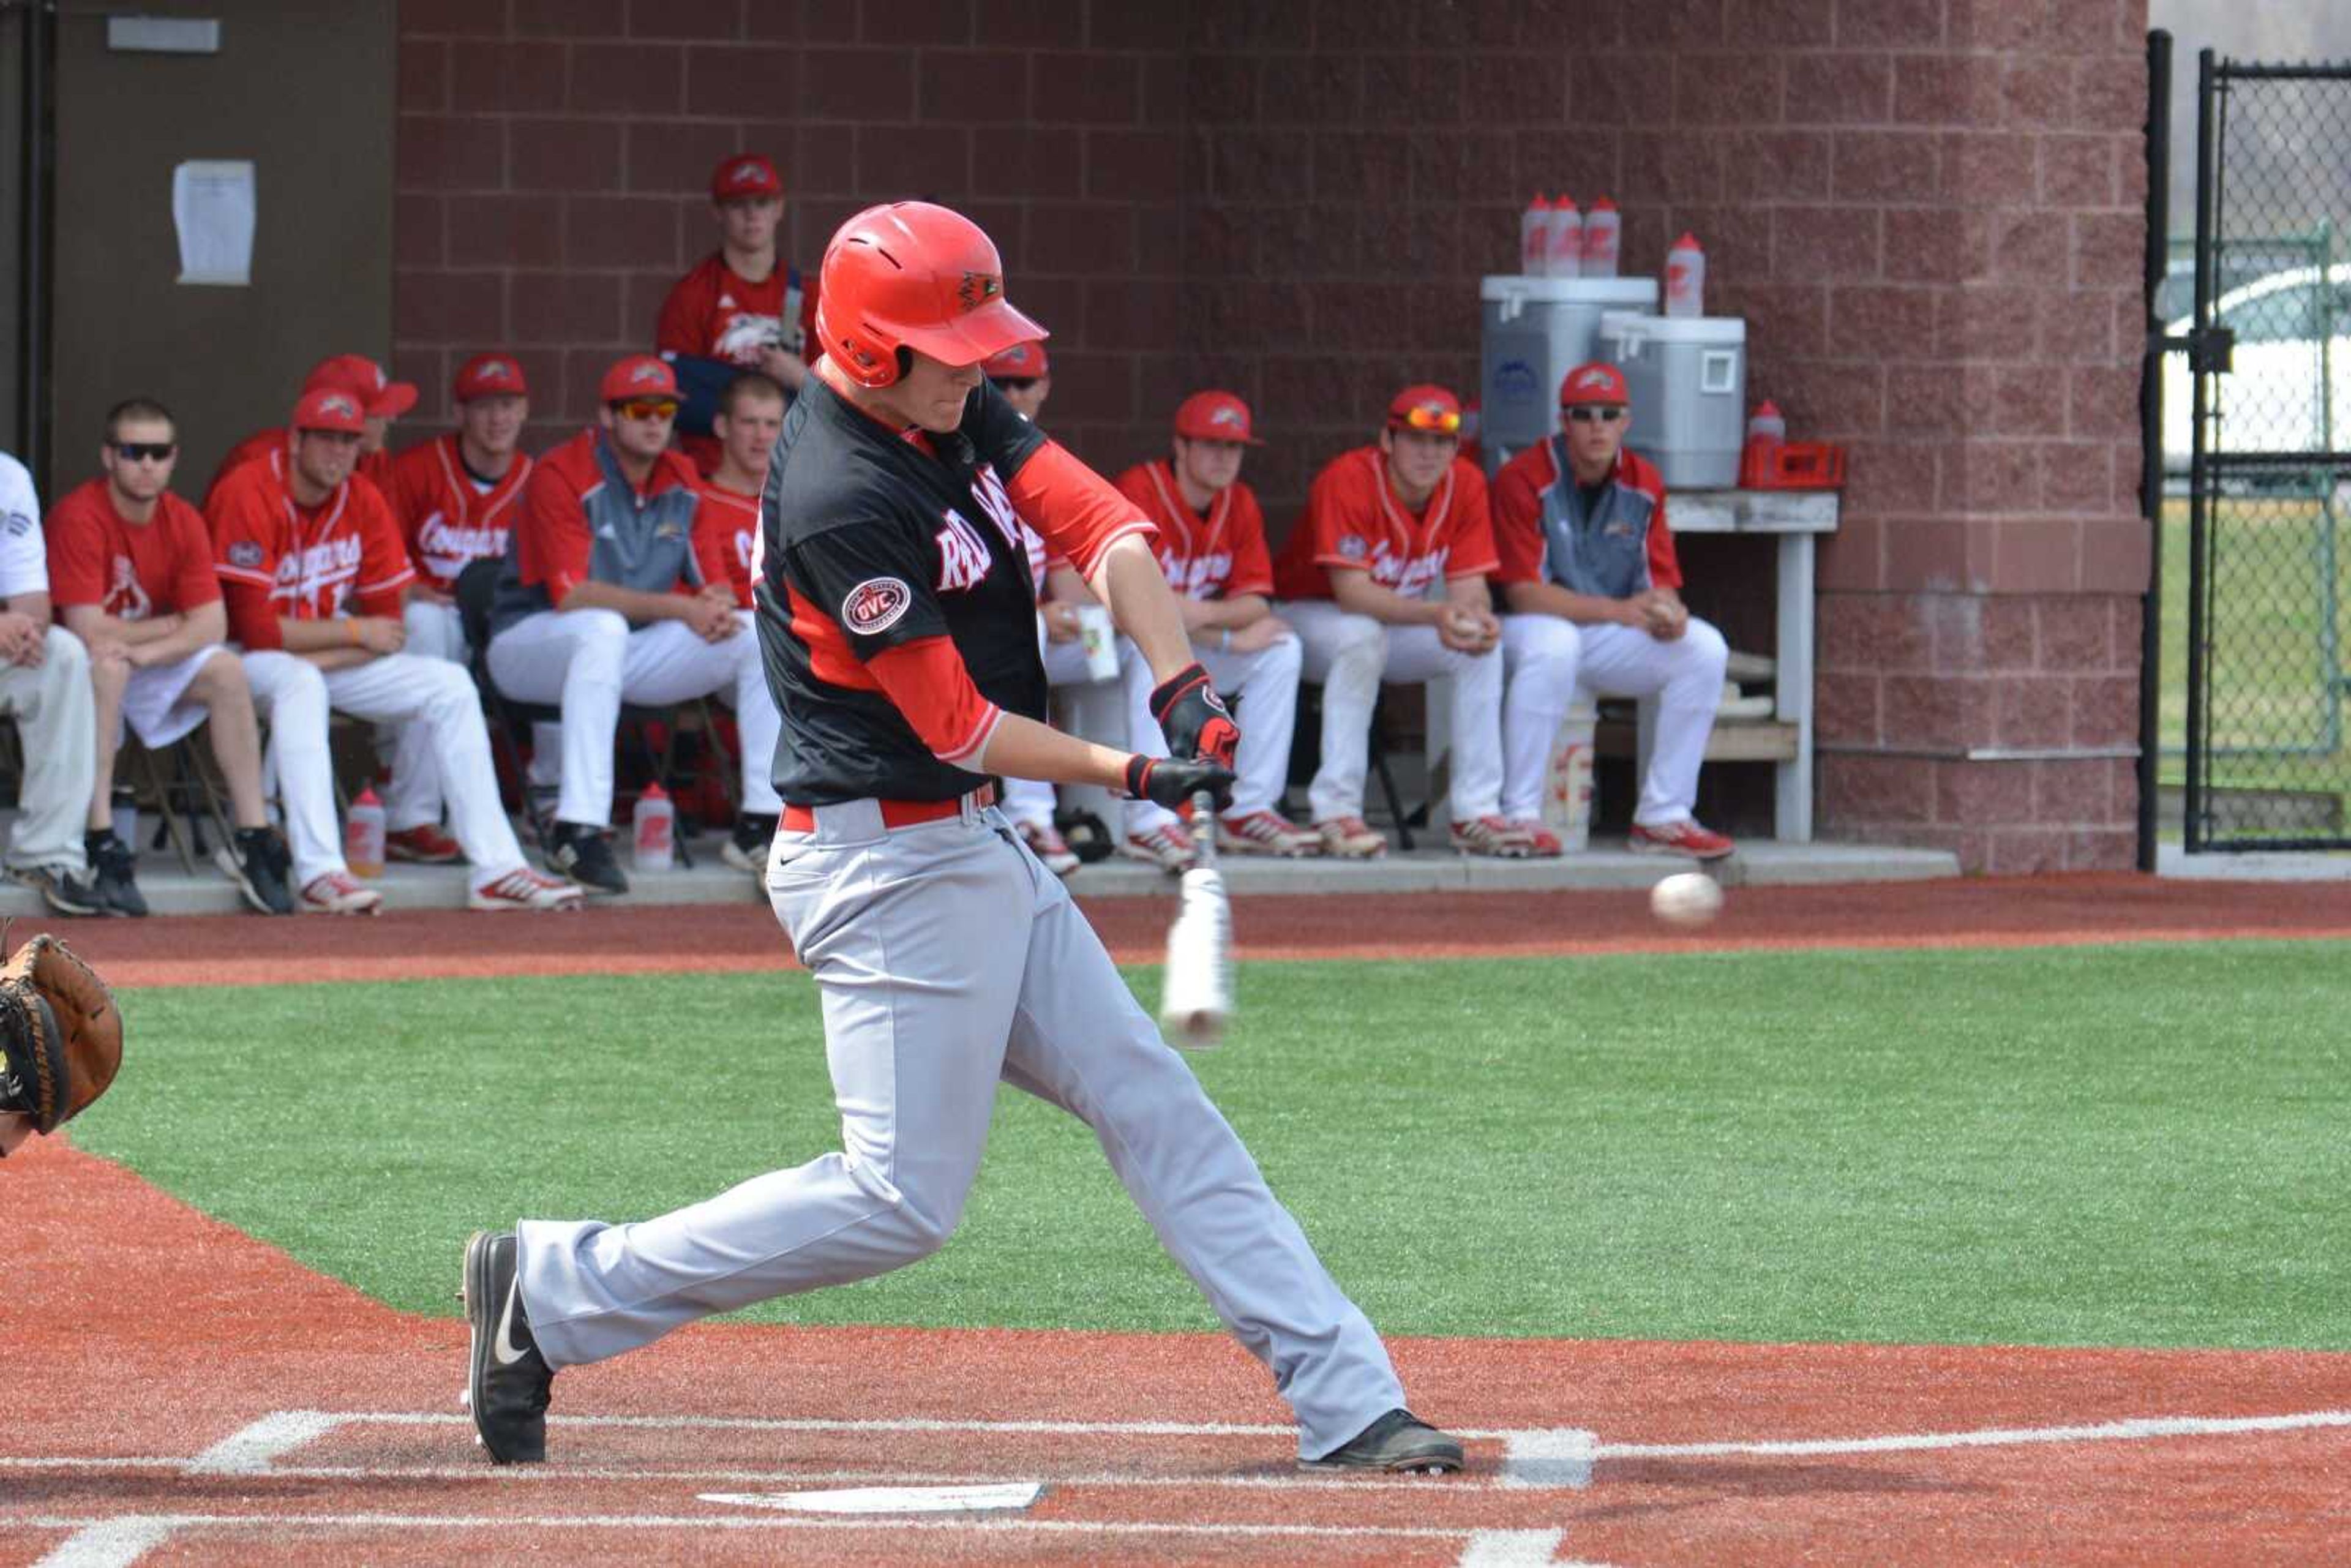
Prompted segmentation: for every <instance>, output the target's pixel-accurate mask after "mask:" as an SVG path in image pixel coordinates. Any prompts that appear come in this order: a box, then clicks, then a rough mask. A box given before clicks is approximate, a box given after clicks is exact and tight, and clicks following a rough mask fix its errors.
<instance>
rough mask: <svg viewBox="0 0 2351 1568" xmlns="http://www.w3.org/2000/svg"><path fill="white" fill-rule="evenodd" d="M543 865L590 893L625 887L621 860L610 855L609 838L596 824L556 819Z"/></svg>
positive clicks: (622, 890)
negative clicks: (589, 825)
mask: <svg viewBox="0 0 2351 1568" xmlns="http://www.w3.org/2000/svg"><path fill="white" fill-rule="evenodd" d="M547 869H548V870H549V871H551V872H554V873H557V874H558V875H559V876H568V877H569V878H570V879H571V880H572V881H574V882H576V883H579V884H580V886H582V887H584V888H586V889H587V890H588V891H589V892H590V893H591V894H616V893H626V892H628V891H629V879H628V877H627V876H626V875H625V874H623V873H622V870H621V862H619V861H617V860H614V859H613V858H612V844H611V840H609V839H607V838H606V837H605V836H604V833H603V831H602V830H601V829H600V828H590V827H586V826H584V825H582V824H580V823H579V822H558V823H556V824H555V836H554V837H553V838H552V839H550V840H549V841H548V845H547Z"/></svg>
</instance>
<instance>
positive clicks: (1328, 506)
mask: <svg viewBox="0 0 2351 1568" xmlns="http://www.w3.org/2000/svg"><path fill="white" fill-rule="evenodd" d="M1377 477H1378V473H1377V470H1376V469H1374V467H1373V466H1372V465H1370V464H1367V463H1365V462H1364V461H1363V459H1362V458H1361V457H1360V456H1359V455H1356V454H1355V453H1352V452H1351V453H1349V454H1347V455H1345V456H1343V457H1342V458H1340V459H1338V460H1337V461H1336V462H1333V463H1331V464H1329V465H1325V466H1324V468H1323V470H1322V472H1321V473H1320V474H1317V475H1316V476H1314V483H1313V484H1312V485H1311V486H1308V487H1307V491H1306V515H1305V516H1304V517H1301V518H1300V519H1299V524H1298V526H1299V527H1300V528H1304V529H1305V530H1306V531H1307V535H1308V538H1309V543H1310V547H1311V549H1312V551H1313V555H1312V558H1311V559H1312V560H1313V562H1314V564H1315V565H1316V566H1319V567H1324V568H1329V567H1334V566H1335V567H1337V568H1339V569H1340V570H1343V571H1369V570H1371V562H1372V547H1373V545H1374V542H1376V541H1377V540H1378V538H1379V537H1380V535H1381V533H1382V532H1383V531H1384V530H1383V528H1382V526H1381V522H1380V517H1379V497H1378V496H1377V495H1376V494H1374V492H1373V490H1372V485H1373V484H1374V482H1375V480H1376V479H1377Z"/></svg>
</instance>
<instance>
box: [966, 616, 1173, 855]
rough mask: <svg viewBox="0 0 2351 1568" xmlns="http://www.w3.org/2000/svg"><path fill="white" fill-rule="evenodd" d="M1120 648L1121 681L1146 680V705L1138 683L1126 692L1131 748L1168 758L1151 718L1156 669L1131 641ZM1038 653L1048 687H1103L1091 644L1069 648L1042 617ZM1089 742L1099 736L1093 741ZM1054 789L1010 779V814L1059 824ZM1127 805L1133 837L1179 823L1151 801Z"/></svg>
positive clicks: (1006, 800)
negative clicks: (1139, 676)
mask: <svg viewBox="0 0 2351 1568" xmlns="http://www.w3.org/2000/svg"><path fill="white" fill-rule="evenodd" d="M1117 647H1118V667H1119V674H1120V675H1121V677H1122V678H1123V677H1124V676H1125V674H1127V672H1128V671H1130V670H1137V669H1139V670H1141V671H1142V672H1143V673H1144V686H1143V696H1142V699H1141V701H1139V702H1138V701H1136V700H1135V698H1134V688H1133V685H1132V683H1129V684H1128V685H1125V686H1123V687H1122V689H1121V695H1123V696H1124V697H1125V699H1126V704H1127V720H1126V727H1127V736H1126V737H1125V739H1126V746H1127V748H1128V749H1129V750H1132V751H1141V750H1143V749H1144V747H1145V745H1146V744H1148V745H1154V746H1157V747H1158V751H1157V752H1156V754H1155V755H1159V756H1163V757H1164V756H1165V755H1166V750H1167V748H1166V746H1165V743H1164V742H1162V741H1161V740H1160V738H1159V722H1158V720H1156V719H1155V718H1153V717H1152V716H1151V683H1150V674H1151V666H1150V665H1149V664H1146V663H1145V662H1144V657H1143V653H1142V650H1140V649H1138V648H1137V647H1135V645H1134V643H1130V642H1128V641H1127V640H1126V639H1125V638H1123V637H1121V638H1120V639H1119V640H1118V643H1117ZM1037 651H1038V653H1040V654H1042V655H1043V656H1044V660H1045V683H1046V685H1051V686H1090V685H1099V684H1102V683H1099V682H1097V681H1096V680H1095V679H1094V673H1093V668H1092V665H1090V664H1087V662H1086V645H1085V643H1082V642H1081V641H1079V640H1077V639H1075V638H1072V639H1071V640H1070V641H1069V642H1066V643H1056V642H1054V641H1053V640H1052V639H1051V638H1050V637H1048V636H1046V635H1045V622H1044V618H1043V617H1042V616H1040V617H1039V618H1038V621H1037ZM1087 738H1088V739H1092V738H1094V737H1091V736H1089V737H1087ZM1102 744H1104V745H1114V744H1116V742H1115V741H1104V742H1102ZM1053 801H1054V794H1053V786H1052V785H1050V784H1049V783H1047V782H1045V780H1043V779H1005V781H1004V810H1005V814H1006V815H1007V816H1009V817H1010V818H1011V819H1012V820H1013V821H1016V822H1043V823H1045V824H1047V825H1048V826H1050V824H1051V823H1052V821H1053ZM1125 806H1126V826H1125V831H1127V832H1130V833H1147V832H1149V831H1151V830H1152V829H1154V828H1155V827H1157V826H1159V825H1160V824H1161V823H1162V822H1172V821H1175V820H1176V817H1175V812H1173V811H1171V810H1168V809H1167V808H1166V807H1165V806H1162V805H1158V804H1156V803H1155V802H1153V801H1150V800H1129V801H1127V802H1126V803H1125Z"/></svg>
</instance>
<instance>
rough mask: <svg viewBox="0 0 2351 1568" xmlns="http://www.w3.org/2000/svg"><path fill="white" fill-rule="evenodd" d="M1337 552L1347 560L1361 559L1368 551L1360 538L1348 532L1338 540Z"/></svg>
mask: <svg viewBox="0 0 2351 1568" xmlns="http://www.w3.org/2000/svg"><path fill="white" fill-rule="evenodd" d="M1339 553H1340V554H1341V555H1343V556H1345V557H1346V558H1347V559H1349V560H1361V559H1364V555H1365V554H1366V553H1368V551H1367V547H1366V546H1365V545H1364V541H1363V540H1362V539H1360V538H1356V537H1355V536H1354V535H1353V534H1348V535H1346V536H1345V537H1344V538H1341V539H1340V541H1339Z"/></svg>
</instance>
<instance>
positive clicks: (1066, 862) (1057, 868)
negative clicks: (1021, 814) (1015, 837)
mask: <svg viewBox="0 0 2351 1568" xmlns="http://www.w3.org/2000/svg"><path fill="white" fill-rule="evenodd" d="M1012 825H1013V826H1014V827H1016V828H1018V829H1019V831H1020V841H1021V842H1022V843H1024V844H1027V845H1028V846H1029V853H1030V854H1032V855H1035V856H1036V857H1037V858H1038V859H1039V860H1040V861H1042V862H1044V863H1045V869H1046V870H1047V871H1050V872H1051V873H1053V874H1054V875H1055V876H1067V875H1069V874H1070V873H1071V872H1073V871H1076V870H1077V869H1078V867H1079V866H1080V865H1081V864H1083V863H1084V862H1081V860H1079V859H1078V852H1077V851H1075V850H1073V849H1071V848H1070V844H1069V841H1068V840H1066V839H1064V838H1062V837H1061V833H1060V832H1059V831H1056V830H1055V829H1054V827H1053V824H1052V823H1050V822H1015V823H1013V824H1012Z"/></svg>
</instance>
